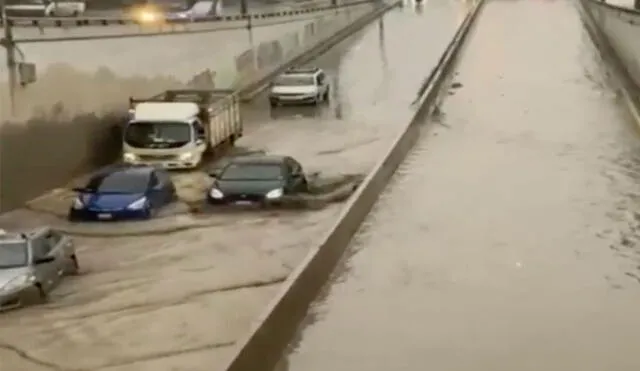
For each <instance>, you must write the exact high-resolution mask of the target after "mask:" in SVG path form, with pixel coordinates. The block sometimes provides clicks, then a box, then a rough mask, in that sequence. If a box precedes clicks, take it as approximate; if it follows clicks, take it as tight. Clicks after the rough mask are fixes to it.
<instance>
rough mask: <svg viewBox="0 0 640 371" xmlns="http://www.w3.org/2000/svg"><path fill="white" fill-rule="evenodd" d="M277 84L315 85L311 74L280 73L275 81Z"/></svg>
mask: <svg viewBox="0 0 640 371" xmlns="http://www.w3.org/2000/svg"><path fill="white" fill-rule="evenodd" d="M275 84H276V85H278V86H309V85H315V80H314V77H313V75H299V74H295V75H293V74H292V75H282V76H280V77H278V78H277V79H276V81H275Z"/></svg>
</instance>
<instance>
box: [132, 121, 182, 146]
mask: <svg viewBox="0 0 640 371" xmlns="http://www.w3.org/2000/svg"><path fill="white" fill-rule="evenodd" d="M191 135H192V130H191V125H189V124H187V123H184V122H143V121H136V122H132V123H130V124H129V125H127V128H126V129H125V132H124V141H125V142H126V143H127V144H128V145H130V146H132V147H139V148H177V147H182V146H184V145H185V144H187V143H189V142H190V141H191Z"/></svg>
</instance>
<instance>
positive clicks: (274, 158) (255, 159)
mask: <svg viewBox="0 0 640 371" xmlns="http://www.w3.org/2000/svg"><path fill="white" fill-rule="evenodd" d="M286 159H287V156H278V155H265V156H238V157H234V158H232V159H231V160H229V164H264V165H276V164H278V165H279V164H282V163H284V161H285V160H286Z"/></svg>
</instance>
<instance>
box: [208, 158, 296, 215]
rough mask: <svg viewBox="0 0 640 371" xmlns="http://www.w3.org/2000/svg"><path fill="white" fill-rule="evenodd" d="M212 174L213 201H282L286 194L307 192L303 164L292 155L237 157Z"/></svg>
mask: <svg viewBox="0 0 640 371" xmlns="http://www.w3.org/2000/svg"><path fill="white" fill-rule="evenodd" d="M210 175H211V177H212V178H214V182H213V185H212V186H211V188H210V189H209V192H208V193H207V200H208V202H209V203H210V204H218V205H220V204H236V205H254V204H257V205H268V204H279V203H280V202H281V200H282V198H283V197H284V196H285V195H292V194H296V193H302V192H307V191H308V183H307V178H306V176H305V174H304V171H303V169H302V165H300V163H299V162H298V161H296V160H295V159H293V158H292V157H290V156H267V155H265V156H239V157H234V158H232V159H230V160H229V161H228V162H227V163H226V164H225V165H224V166H223V167H222V168H221V169H218V170H215V171H212V172H211V173H210Z"/></svg>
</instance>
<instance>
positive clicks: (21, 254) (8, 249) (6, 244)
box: [0, 228, 79, 310]
mask: <svg viewBox="0 0 640 371" xmlns="http://www.w3.org/2000/svg"><path fill="white" fill-rule="evenodd" d="M78 269H79V266H78V259H77V257H76V251H75V247H74V245H73V241H72V240H71V239H70V238H69V237H67V236H64V235H62V234H61V233H59V232H58V231H55V230H53V229H51V228H38V229H36V230H33V231H31V232H27V233H11V232H7V231H4V230H0V310H7V309H13V308H17V307H20V306H23V305H28V304H36V303H42V302H45V301H46V300H47V298H48V294H49V293H50V292H51V291H52V290H54V289H55V288H56V287H57V286H58V285H59V284H60V282H61V281H62V280H63V277H64V276H66V275H72V274H77V273H78Z"/></svg>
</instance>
